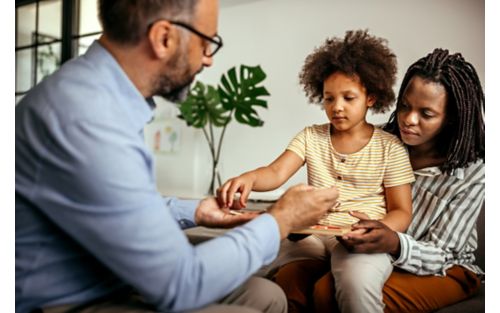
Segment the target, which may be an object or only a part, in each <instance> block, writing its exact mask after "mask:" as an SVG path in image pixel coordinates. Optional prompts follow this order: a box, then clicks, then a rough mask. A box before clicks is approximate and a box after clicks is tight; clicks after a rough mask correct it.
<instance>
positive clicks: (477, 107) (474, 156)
mask: <svg viewBox="0 0 500 313" xmlns="http://www.w3.org/2000/svg"><path fill="white" fill-rule="evenodd" d="M414 76H419V77H421V78H423V79H424V80H428V81H431V82H435V83H439V84H441V85H442V86H443V87H444V88H445V90H446V93H447V95H448V103H447V110H446V115H447V121H446V123H447V124H446V126H445V127H444V128H443V130H442V131H441V133H440V134H439V135H438V136H439V137H438V138H437V139H438V140H437V142H436V148H437V149H439V152H440V153H441V154H442V155H444V156H446V161H445V163H444V164H443V165H442V166H441V170H443V171H445V172H448V173H449V172H451V171H452V170H453V169H455V168H460V167H467V166H468V164H469V163H471V162H476V161H477V160H478V159H482V160H483V161H484V149H485V134H484V131H485V130H484V94H483V90H482V87H481V82H480V80H479V77H478V75H477V73H476V70H475V69H474V67H473V66H472V64H470V63H469V62H467V61H466V60H465V59H464V58H463V57H462V55H461V54H460V53H455V54H450V53H449V52H448V50H444V49H439V48H438V49H435V50H434V51H433V52H432V53H429V54H428V55H427V56H426V57H423V58H421V59H420V60H418V61H417V62H415V63H413V64H412V65H411V66H410V67H409V68H408V71H407V72H406V74H405V77H404V79H403V82H402V83H401V88H400V89H399V95H398V100H397V107H396V111H395V112H393V113H392V115H391V118H390V119H389V122H388V123H387V125H386V127H385V129H386V130H387V131H389V132H391V133H393V134H395V135H397V136H398V137H399V136H400V133H399V127H398V123H397V116H396V112H397V110H398V109H399V107H400V103H401V100H402V97H403V94H404V92H405V90H406V88H407V86H408V83H409V82H410V81H411V79H412V78H413V77H414Z"/></svg>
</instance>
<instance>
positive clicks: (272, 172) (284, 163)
mask: <svg viewBox="0 0 500 313" xmlns="http://www.w3.org/2000/svg"><path fill="white" fill-rule="evenodd" d="M303 164H304V161H303V160H302V159H301V158H300V157H299V156H298V155H297V154H295V153H294V152H291V151H289V150H286V151H285V152H283V153H282V154H281V155H280V156H279V157H278V158H277V159H276V160H274V161H273V162H272V163H271V164H269V165H268V166H264V167H259V168H257V169H255V170H253V171H250V172H246V173H243V174H241V175H240V176H238V177H234V178H231V179H229V180H228V181H226V182H225V183H224V185H222V187H221V188H219V190H218V192H217V194H218V195H217V196H218V198H219V201H220V202H221V203H222V205H223V206H226V207H231V206H232V205H233V199H234V194H235V193H237V192H240V193H241V195H240V200H239V204H240V205H241V206H242V207H246V201H247V198H248V195H249V194H250V191H252V190H254V191H269V190H273V189H276V188H278V187H279V186H281V185H283V184H284V183H285V182H286V181H287V180H288V179H289V178H290V177H291V176H292V175H293V174H295V172H297V171H298V170H299V168H300V167H301V166H302V165H303Z"/></svg>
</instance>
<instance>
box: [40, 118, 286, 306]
mask: <svg viewBox="0 0 500 313" xmlns="http://www.w3.org/2000/svg"><path fill="white" fill-rule="evenodd" d="M131 133H132V132H130V131H125V130H123V129H120V128H118V127H115V126H113V125H109V124H105V125H101V124H99V123H96V122H93V121H78V122H74V123H72V124H70V125H67V126H66V127H64V128H61V130H60V131H58V132H55V133H53V134H50V136H51V138H50V140H49V142H47V143H46V144H47V145H48V146H49V148H48V149H47V150H46V151H47V152H46V154H45V155H44V156H43V161H42V162H43V166H41V167H40V170H39V172H38V173H37V176H38V177H37V179H38V184H37V188H36V189H35V190H33V194H32V196H33V197H32V199H33V200H34V201H36V202H35V203H37V206H38V207H39V208H40V209H41V210H42V211H43V213H44V214H45V215H46V216H47V217H48V218H49V219H50V220H52V221H53V222H54V223H55V224H56V225H58V226H59V227H60V228H61V229H62V230H63V231H64V232H66V233H67V234H68V235H70V236H71V237H72V238H73V239H74V240H75V241H77V242H78V243H79V244H81V245H82V246H83V247H84V248H85V249H86V250H87V251H89V252H90V253H91V254H92V255H93V256H95V257H96V258H97V259H98V260H99V261H100V262H101V263H103V264H104V265H105V266H107V267H108V268H109V269H110V270H111V271H112V272H114V273H115V275H117V276H118V277H120V278H121V279H122V280H123V281H124V282H125V283H127V284H129V285H131V286H133V287H134V288H136V289H137V290H138V291H139V292H140V293H141V294H142V295H143V296H145V298H146V299H147V300H148V301H149V302H151V303H153V304H155V305H156V306H157V307H158V309H160V310H166V311H172V310H175V311H178V310H189V309H193V308H198V307H201V306H203V305H206V304H208V303H212V302H214V301H216V300H218V299H220V298H222V297H223V296H225V295H227V294H228V293H229V292H231V291H232V290H233V289H234V288H236V287H237V286H239V285H240V284H241V283H243V282H244V281H245V280H246V279H247V278H248V277H249V276H250V275H251V274H252V273H254V272H255V271H257V270H258V269H259V268H260V267H261V266H262V265H264V264H267V263H269V262H270V261H271V260H272V259H274V258H275V256H276V254H277V251H278V248H279V238H280V236H279V228H278V225H277V223H276V220H275V219H274V218H273V217H272V216H271V215H269V214H263V215H261V216H259V217H258V218H256V219H254V220H253V221H251V222H249V223H247V224H246V225H244V226H242V227H238V228H235V229H233V230H231V231H229V232H227V233H226V234H225V235H223V236H221V237H219V238H216V239H213V240H211V241H208V242H206V243H203V244H200V245H197V246H192V245H191V244H190V243H189V242H188V240H187V238H186V236H185V234H184V233H183V231H182V230H181V228H180V227H179V224H178V223H177V221H178V219H183V218H185V219H188V220H192V219H193V216H194V210H195V207H196V203H195V202H184V201H180V200H178V199H167V200H165V199H163V198H162V197H161V195H160V194H159V193H158V192H157V190H156V185H155V180H154V175H153V170H152V159H151V155H150V154H149V152H148V151H146V149H145V147H144V146H143V142H142V140H139V137H140V134H131ZM96 147H99V148H98V149H96Z"/></svg>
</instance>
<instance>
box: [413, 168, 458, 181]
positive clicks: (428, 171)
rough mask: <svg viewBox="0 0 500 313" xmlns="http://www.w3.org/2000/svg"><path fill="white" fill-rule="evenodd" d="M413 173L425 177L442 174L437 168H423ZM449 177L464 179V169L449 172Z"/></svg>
mask: <svg viewBox="0 0 500 313" xmlns="http://www.w3.org/2000/svg"><path fill="white" fill-rule="evenodd" d="M413 173H414V174H415V175H417V176H427V177H432V176H438V175H442V174H443V172H442V171H441V169H440V168H439V167H437V166H430V167H424V168H421V169H419V170H416V171H413ZM450 176H455V177H456V178H458V179H464V169H463V168H456V169H454V170H452V171H451V173H450Z"/></svg>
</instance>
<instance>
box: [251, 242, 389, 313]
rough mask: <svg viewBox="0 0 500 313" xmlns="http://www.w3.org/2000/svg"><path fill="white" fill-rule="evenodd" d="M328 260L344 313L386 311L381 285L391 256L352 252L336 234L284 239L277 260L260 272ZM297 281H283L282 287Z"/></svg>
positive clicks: (385, 278) (387, 273)
mask: <svg viewBox="0 0 500 313" xmlns="http://www.w3.org/2000/svg"><path fill="white" fill-rule="evenodd" d="M328 259H329V260H330V264H331V272H332V274H333V277H335V285H336V294H335V296H336V298H337V302H338V304H339V307H340V308H341V311H342V312H343V313H355V312H363V313H364V312H370V313H375V312H378V313H381V312H383V310H384V303H383V301H382V288H383V286H384V283H385V282H386V280H387V279H388V278H389V275H390V274H391V272H392V264H391V259H390V257H389V255H387V254H385V253H376V254H362V253H349V252H347V251H346V250H345V248H344V247H343V246H342V245H341V244H339V243H338V242H337V240H336V239H335V237H333V236H309V237H307V238H305V239H302V240H299V241H296V242H293V241H289V240H284V241H282V243H281V247H280V252H279V254H278V257H277V258H276V260H275V261H274V262H273V263H272V264H271V265H270V266H268V267H267V268H265V269H264V270H263V271H261V272H260V274H261V275H263V276H265V277H273V276H274V274H275V273H276V271H277V270H279V269H280V268H282V267H283V266H284V265H285V264H290V263H294V262H297V261H301V260H315V261H324V262H328ZM294 283H295V282H293V281H286V280H281V281H280V284H281V285H282V286H283V284H290V285H292V284H294ZM285 289H286V288H285Z"/></svg>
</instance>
